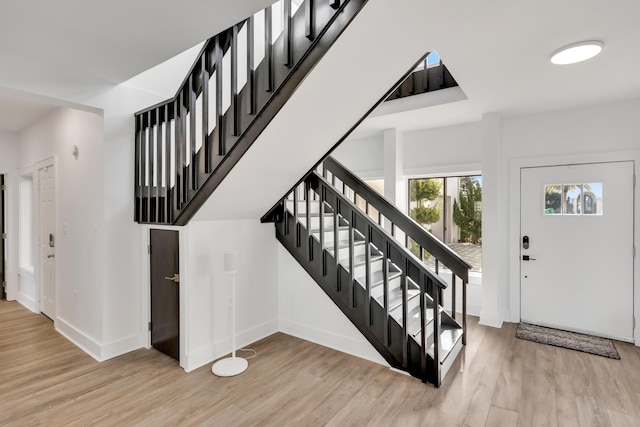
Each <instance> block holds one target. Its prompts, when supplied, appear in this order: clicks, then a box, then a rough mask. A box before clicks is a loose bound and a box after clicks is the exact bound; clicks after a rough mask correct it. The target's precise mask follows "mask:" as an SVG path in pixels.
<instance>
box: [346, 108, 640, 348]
mask: <svg viewBox="0 0 640 427" xmlns="http://www.w3.org/2000/svg"><path fill="white" fill-rule="evenodd" d="M638 117H640V100H639V99H632V100H628V101H621V102H615V103H605V104H600V105H594V106H589V107H583V108H575V109H569V110H561V111H550V112H545V113H538V114H528V115H520V116H513V117H510V116H505V117H502V116H501V115H500V114H490V115H486V116H484V117H483V119H482V121H480V122H474V123H468V124H463V125H457V126H449V127H443V128H437V129H428V130H421V131H414V132H406V133H405V134H404V135H403V140H404V148H403V149H404V154H405V157H404V159H405V160H404V171H405V175H408V176H419V175H425V174H426V175H439V174H444V175H446V174H450V173H456V172H477V171H480V170H481V171H482V173H483V198H484V200H483V215H486V216H487V217H488V218H492V219H494V221H493V222H492V221H488V222H489V223H490V224H489V225H490V227H489V229H485V230H483V240H484V242H483V243H485V245H483V276H484V277H483V283H485V282H487V280H489V281H490V282H488V283H487V286H485V285H484V284H483V290H482V293H481V299H482V301H481V305H484V307H483V309H485V310H486V311H485V312H484V313H483V316H481V321H483V322H484V323H487V324H492V325H495V326H498V325H500V324H501V322H502V321H504V320H508V321H519V316H520V309H519V307H520V300H519V298H520V295H519V280H520V279H519V265H520V261H519V234H520V230H519V220H520V216H519V215H520V212H519V209H520V208H519V197H520V196H519V188H520V181H519V179H520V178H519V177H520V168H521V167H524V166H536V165H553V164H566V163H581V162H599V161H617V160H635V161H636V165H638V164H640V163H639V162H640V121H639V120H638ZM381 138H382V135H380V136H379V137H371V138H366V139H354V140H347V141H346V142H345V143H344V144H343V146H341V147H339V148H338V149H337V150H336V152H335V156H336V158H337V159H338V160H339V161H341V162H343V163H344V164H345V165H347V166H350V167H352V168H354V171H355V172H356V173H359V174H362V175H363V176H372V175H373V176H382V171H383V164H384V163H383V161H382V160H381V159H380V157H379V154H377V153H381V152H382V151H383V150H382V145H381V142H380V141H381V140H382V139H381ZM372 149H373V150H376V153H374V154H373V155H371V156H369V157H368V158H367V159H366V160H361V159H357V158H356V157H357V156H361V155H362V153H369V152H370V150H372ZM360 167H361V168H362V169H359V168H360ZM487 177H488V178H489V179H487ZM636 191H637V190H636ZM635 215H636V216H635V221H636V224H638V223H640V222H639V220H640V196H639V195H638V194H636V209H635ZM638 228H639V227H637V225H636V236H635V241H636V246H639V243H638V242H640V235H639V234H638V233H639V231H638ZM491 239H494V240H493V243H494V244H489V245H487V244H486V243H491V242H490V240H491ZM488 241H489V242H488ZM487 246H489V247H487ZM635 271H640V265H639V264H638V261H636V266H635ZM635 283H636V291H635V295H636V297H635V298H636V302H635V306H636V307H640V289H639V288H638V285H637V283H638V278H637V277H636V279H635ZM469 298H470V301H469V304H470V305H476V303H480V302H479V301H475V302H473V301H472V300H471V298H472V296H471V295H470V296H469ZM477 306H480V304H478V305H477ZM489 306H490V307H489ZM636 318H640V316H638V315H636ZM638 329H640V327H639V328H636V330H638ZM636 342H640V339H638V338H636Z"/></svg>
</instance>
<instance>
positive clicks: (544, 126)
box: [501, 99, 640, 344]
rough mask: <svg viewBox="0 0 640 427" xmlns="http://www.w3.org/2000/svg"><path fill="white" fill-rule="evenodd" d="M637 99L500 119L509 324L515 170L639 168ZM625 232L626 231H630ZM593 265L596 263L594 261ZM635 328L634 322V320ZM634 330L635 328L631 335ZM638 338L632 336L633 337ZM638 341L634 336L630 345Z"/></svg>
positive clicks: (513, 288) (516, 304)
mask: <svg viewBox="0 0 640 427" xmlns="http://www.w3.org/2000/svg"><path fill="white" fill-rule="evenodd" d="M638 117H640V99H633V100H628V101H622V102H615V103H609V104H601V105H595V106H590V107H585V108H576V109H571V110H563V111H556V112H547V113H541V114H535V115H528V116H521V117H514V118H504V119H503V126H502V138H503V142H504V150H505V158H504V160H503V162H504V163H503V165H502V167H503V168H505V169H506V170H507V173H508V177H509V187H508V188H507V189H505V190H504V191H505V192H507V194H506V197H507V198H508V206H509V240H508V243H509V245H508V265H509V277H508V279H507V283H502V284H501V291H502V292H503V294H502V297H504V298H507V304H508V306H507V307H506V309H508V310H509V312H510V313H509V314H510V320H511V321H518V320H519V318H520V294H519V280H520V277H519V263H520V261H519V247H520V240H519V239H520V230H519V220H520V201H519V188H520V168H521V167H527V166H545V165H555V164H570V163H590V162H607V161H620V160H633V161H635V167H636V172H635V173H636V175H637V174H638V171H637V168H638V165H639V164H640V121H639V120H638ZM634 214H635V217H634V221H635V236H634V242H635V246H636V247H638V246H639V243H640V233H639V230H638V228H639V227H638V224H640V194H639V193H638V187H637V186H636V190H635V213H634ZM630 232H631V231H630ZM594 261H595V262H597V260H594ZM638 271H640V263H639V258H638V257H636V261H635V277H634V282H635V293H634V294H635V310H636V315H635V317H636V319H638V318H640V316H639V315H638V310H640V286H639V284H638V282H639V280H638ZM636 322H638V320H636ZM639 329H640V325H638V324H636V331H638V330H639ZM637 333H638V332H636V334H637ZM639 343H640V337H639V336H638V335H636V344H639Z"/></svg>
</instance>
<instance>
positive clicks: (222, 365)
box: [211, 252, 249, 377]
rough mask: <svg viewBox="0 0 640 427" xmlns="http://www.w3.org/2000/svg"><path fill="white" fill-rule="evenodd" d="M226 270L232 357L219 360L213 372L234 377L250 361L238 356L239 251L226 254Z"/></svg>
mask: <svg viewBox="0 0 640 427" xmlns="http://www.w3.org/2000/svg"><path fill="white" fill-rule="evenodd" d="M224 271H225V272H227V273H231V357H227V358H225V359H222V360H218V361H217V362H216V363H214V364H213V366H212V367H211V372H212V373H213V374H214V375H217V376H219V377H233V376H234V375H238V374H241V373H243V372H244V371H246V370H247V367H248V366H249V362H247V360H246V359H243V358H242V357H236V272H237V271H238V254H237V252H226V253H225V254H224Z"/></svg>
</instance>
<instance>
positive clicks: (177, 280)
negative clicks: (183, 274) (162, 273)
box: [165, 273, 180, 283]
mask: <svg viewBox="0 0 640 427" xmlns="http://www.w3.org/2000/svg"><path fill="white" fill-rule="evenodd" d="M165 279H167V280H171V281H172V282H176V283H180V275H179V274H178V273H176V274H174V275H173V277H165Z"/></svg>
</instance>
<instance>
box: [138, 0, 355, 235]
mask: <svg viewBox="0 0 640 427" xmlns="http://www.w3.org/2000/svg"><path fill="white" fill-rule="evenodd" d="M365 3H366V0H346V1H314V0H305V1H302V0H280V1H278V2H276V3H274V4H273V5H271V6H269V7H267V8H266V9H264V10H263V11H260V12H258V13H256V14H255V15H253V16H251V17H249V18H248V19H246V20H244V21H242V22H240V23H238V24H236V25H234V26H232V27H231V28H229V29H227V30H225V31H223V32H221V33H220V34H218V35H216V36H214V37H212V38H211V39H209V40H208V41H207V42H206V43H205V45H204V47H203V48H202V50H201V52H200V54H199V56H198V58H197V59H196V61H195V63H194V64H193V66H192V68H191V70H190V71H189V73H188V75H187V76H186V78H185V80H184V81H183V83H182V85H181V86H180V88H179V89H178V91H177V93H176V95H175V97H173V98H171V99H169V100H167V101H165V102H163V103H160V104H158V105H155V106H152V107H149V108H147V109H145V110H142V111H140V112H138V113H136V114H135V189H134V190H135V220H136V221H137V222H140V223H164V224H177V225H184V224H186V223H187V222H188V220H189V219H190V218H191V217H192V216H193V215H194V214H195V212H196V211H197V210H198V209H199V208H200V207H201V206H202V204H203V203H204V202H205V201H206V200H207V198H208V197H209V196H210V195H211V193H212V192H213V191H214V190H215V188H217V186H218V185H219V184H220V182H221V181H222V180H223V179H224V177H225V176H226V175H227V174H228V173H229V171H230V170H231V168H232V167H233V166H234V165H235V164H236V163H237V162H238V160H239V159H240V158H241V157H242V155H243V154H244V153H245V152H246V151H247V149H248V148H249V147H250V146H251V144H253V142H254V141H255V140H256V139H257V138H258V136H259V135H260V134H261V133H262V131H263V130H264V129H265V128H266V126H267V125H268V123H269V122H270V121H271V120H272V119H273V117H274V116H275V115H276V114H277V112H278V111H279V110H280V108H281V107H282V106H283V105H284V103H285V102H286V101H287V100H288V99H289V97H290V96H291V94H292V93H293V92H294V91H295V89H296V88H297V86H298V85H299V84H300V82H302V80H303V79H304V77H305V76H306V75H307V73H308V72H309V71H310V70H311V69H312V67H313V66H314V65H315V63H317V61H318V60H319V59H320V58H321V57H322V56H323V55H324V53H325V52H326V51H327V50H328V49H329V48H330V47H331V45H332V44H333V42H334V41H335V40H336V39H337V37H338V36H339V35H340V33H341V32H342V31H343V30H344V28H346V26H347V25H348V24H349V22H350V21H351V20H352V19H353V17H354V16H355V15H356V13H357V12H358V11H359V10H360V9H361V8H362V6H363V5H364V4H365Z"/></svg>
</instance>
